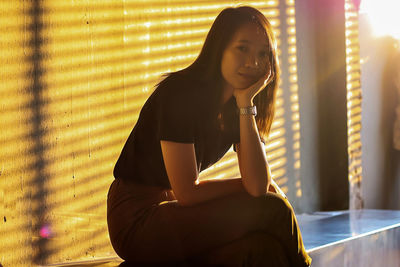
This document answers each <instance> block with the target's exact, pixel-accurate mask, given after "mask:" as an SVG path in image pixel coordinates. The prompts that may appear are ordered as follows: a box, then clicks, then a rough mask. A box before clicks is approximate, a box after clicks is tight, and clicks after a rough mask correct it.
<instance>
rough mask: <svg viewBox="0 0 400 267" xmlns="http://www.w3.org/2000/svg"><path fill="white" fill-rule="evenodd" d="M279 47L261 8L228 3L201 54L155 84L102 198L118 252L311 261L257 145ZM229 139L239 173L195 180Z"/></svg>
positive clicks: (142, 257) (249, 261) (148, 259)
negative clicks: (231, 175) (237, 174)
mask: <svg viewBox="0 0 400 267" xmlns="http://www.w3.org/2000/svg"><path fill="white" fill-rule="evenodd" d="M276 53H277V52H276V43H275V39H274V36H273V33H272V29H271V25H270V24H269V22H268V20H267V19H266V18H265V17H264V16H263V15H262V13H261V12H259V11H258V10H256V9H254V8H251V7H238V8H227V9H225V10H223V11H222V12H221V13H220V14H219V15H218V17H217V18H216V20H215V22H214V23H213V25H212V27H211V29H210V32H209V33H208V35H207V38H206V40H205V43H204V46H203V48H202V50H201V52H200V55H199V56H198V58H197V59H196V60H195V61H194V62H193V63H192V64H191V65H190V66H189V67H187V68H185V69H183V70H181V71H178V72H174V73H170V74H168V75H167V76H166V78H165V79H164V80H163V81H161V83H160V84H159V85H158V86H157V88H156V90H155V91H154V92H153V94H152V95H151V96H150V97H149V99H148V100H147V102H146V103H145V105H144V106H143V108H142V110H141V112H140V116H139V119H138V121H137V123H136V125H135V127H134V129H133V131H132V133H131V134H130V136H129V138H128V140H127V142H126V144H125V146H124V148H123V150H122V152H121V155H120V157H119V159H118V161H117V164H116V166H115V169H114V176H115V178H116V179H115V180H114V181H113V183H112V185H111V187H110V191H109V194H108V207H107V208H108V212H107V218H108V227H109V234H110V239H111V242H112V245H113V247H114V249H115V251H116V252H117V253H118V255H119V256H120V257H121V258H123V259H125V260H128V261H132V262H140V263H152V264H154V263H156V264H157V263H164V264H165V263H171V262H175V263H176V262H181V263H182V262H184V263H187V264H189V265H191V264H194V263H199V264H201V265H202V266H204V265H206V264H212V265H223V266H238V265H245V266H254V265H257V266H308V265H310V263H311V259H310V258H309V257H308V255H307V253H306V252H305V249H304V246H303V243H302V239H301V234H300V231H299V229H298V227H297V222H296V218H295V215H294V213H293V210H292V208H291V206H290V204H289V203H288V201H287V200H286V199H285V198H284V197H282V196H280V195H279V194H276V193H272V192H276V191H275V189H274V187H273V186H271V175H270V171H269V166H268V162H267V158H266V154H265V150H264V148H263V143H262V140H263V138H266V137H267V135H268V132H269V130H270V128H271V123H272V119H273V114H274V100H275V94H276V90H277V86H278V80H279V66H278V60H277V54H276ZM232 145H233V146H234V149H235V151H236V152H237V157H238V162H239V169H240V174H241V177H240V178H233V179H229V180H212V181H200V182H199V181H198V176H199V172H201V171H202V170H204V169H206V168H207V167H209V166H211V165H212V164H214V163H215V162H217V161H218V160H219V159H220V158H221V157H222V156H223V155H224V154H225V153H226V152H227V151H228V149H229V148H230V147H231V146H232ZM267 188H270V191H272V192H267Z"/></svg>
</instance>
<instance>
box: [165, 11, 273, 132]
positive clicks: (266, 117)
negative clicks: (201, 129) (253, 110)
mask: <svg viewBox="0 0 400 267" xmlns="http://www.w3.org/2000/svg"><path fill="white" fill-rule="evenodd" d="M247 23H255V24H256V25H258V26H260V27H261V29H263V30H264V31H265V33H266V36H267V37H268V42H269V48H270V51H269V60H270V65H271V69H272V74H273V76H272V79H271V81H270V82H269V84H268V85H267V86H266V87H265V88H264V89H263V90H262V91H261V92H260V93H259V94H258V95H257V96H256V97H255V98H254V104H255V105H256V106H257V113H258V114H257V116H256V122H257V127H258V131H259V133H260V136H261V137H262V138H267V137H268V134H269V131H270V129H271V125H272V120H273V117H274V111H275V107H274V103H275V98H276V91H277V88H278V82H279V74H280V71H279V63H278V56H277V51H276V39H275V36H274V34H273V32H272V27H271V24H270V23H269V21H268V20H267V18H266V17H265V16H264V15H263V14H262V13H261V12H260V11H258V10H257V9H255V8H253V7H249V6H241V7H237V8H226V9H224V10H222V11H221V13H219V15H218V16H217V18H216V19H215V21H214V23H213V25H212V26H211V29H210V31H209V32H208V34H207V37H206V40H205V42H204V45H203V48H202V49H201V52H200V54H199V56H198V57H197V59H196V60H195V61H194V62H193V63H192V64H191V65H190V66H188V67H187V68H185V69H182V70H180V71H177V72H173V73H169V74H167V75H166V76H167V77H173V76H176V75H177V76H183V77H187V78H188V79H191V80H193V79H194V80H196V81H197V82H198V83H201V84H202V85H204V88H205V90H207V91H209V92H210V94H211V99H212V100H213V101H212V103H211V106H210V108H211V109H213V111H214V112H215V114H217V113H218V112H219V108H220V106H221V98H222V89H223V87H222V84H223V78H222V74H221V60H222V54H223V52H224V50H225V49H226V47H227V46H228V44H229V43H230V41H231V40H232V37H233V35H234V34H235V33H236V31H237V30H238V29H239V28H240V27H241V26H243V25H245V24H247ZM161 83H162V82H161Z"/></svg>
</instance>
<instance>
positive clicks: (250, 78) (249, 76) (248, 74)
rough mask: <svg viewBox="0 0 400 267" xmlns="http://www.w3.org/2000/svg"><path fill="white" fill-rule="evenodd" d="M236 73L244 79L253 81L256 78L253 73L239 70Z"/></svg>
mask: <svg viewBox="0 0 400 267" xmlns="http://www.w3.org/2000/svg"><path fill="white" fill-rule="evenodd" d="M238 74H239V76H240V77H241V78H243V79H244V80H246V81H255V80H256V79H257V75H255V74H250V73H241V72H239V73H238Z"/></svg>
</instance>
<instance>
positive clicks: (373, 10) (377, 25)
mask: <svg viewBox="0 0 400 267" xmlns="http://www.w3.org/2000/svg"><path fill="white" fill-rule="evenodd" d="M360 13H365V14H366V15H367V16H368V19H369V22H370V24H371V27H372V31H373V35H375V36H385V35H390V36H392V37H393V38H395V39H398V40H400V27H399V25H400V1H399V0H380V1H377V0H362V1H361V5H360Z"/></svg>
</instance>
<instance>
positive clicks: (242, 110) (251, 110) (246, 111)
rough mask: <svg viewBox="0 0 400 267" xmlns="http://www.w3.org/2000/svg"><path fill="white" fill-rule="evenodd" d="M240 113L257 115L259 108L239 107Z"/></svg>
mask: <svg viewBox="0 0 400 267" xmlns="http://www.w3.org/2000/svg"><path fill="white" fill-rule="evenodd" d="M239 115H254V116H257V108H256V106H250V107H245V108H239Z"/></svg>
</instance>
